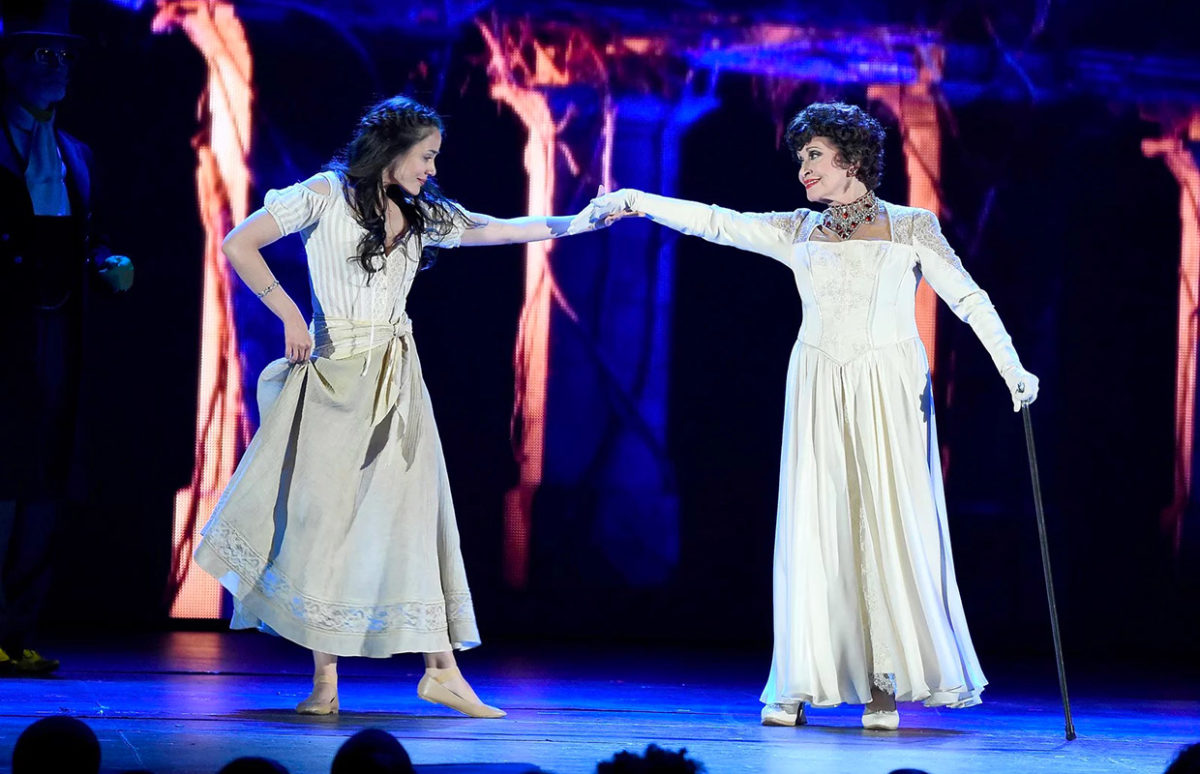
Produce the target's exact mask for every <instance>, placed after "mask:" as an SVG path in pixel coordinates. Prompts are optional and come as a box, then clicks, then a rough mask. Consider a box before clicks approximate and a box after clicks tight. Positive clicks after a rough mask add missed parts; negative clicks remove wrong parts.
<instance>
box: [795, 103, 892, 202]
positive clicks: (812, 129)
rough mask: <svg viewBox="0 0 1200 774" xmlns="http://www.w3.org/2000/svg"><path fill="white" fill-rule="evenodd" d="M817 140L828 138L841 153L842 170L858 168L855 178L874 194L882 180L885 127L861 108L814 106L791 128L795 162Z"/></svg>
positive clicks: (842, 104) (800, 113) (844, 105)
mask: <svg viewBox="0 0 1200 774" xmlns="http://www.w3.org/2000/svg"><path fill="white" fill-rule="evenodd" d="M814 137H827V138H829V139H830V140H831V141H832V142H833V144H834V145H835V146H837V149H838V155H837V159H836V161H837V162H838V163H839V164H840V165H841V166H843V167H846V168H848V167H852V166H855V165H857V166H858V170H857V171H856V172H855V174H854V176H855V177H857V178H858V179H859V180H861V181H862V182H863V184H864V185H865V186H866V187H867V188H868V189H869V190H872V191H874V190H875V189H876V188H878V187H879V179H880V178H881V177H883V140H884V132H883V127H882V126H880V124H879V122H878V121H876V120H875V119H874V118H873V117H872V116H871V115H870V114H869V113H867V111H865V110H863V109H862V108H860V107H859V106H858V105H847V104H846V103H844V102H815V103H813V104H811V105H809V106H808V107H806V108H804V109H803V110H801V111H800V112H799V113H797V114H796V117H795V118H793V119H792V121H791V123H789V124H788V128H787V134H786V135H785V139H786V140H787V145H788V149H789V150H790V151H791V152H792V157H793V158H797V159H798V158H799V156H798V154H799V153H800V150H801V149H802V148H804V146H805V145H807V144H808V143H809V141H810V140H812V138H814Z"/></svg>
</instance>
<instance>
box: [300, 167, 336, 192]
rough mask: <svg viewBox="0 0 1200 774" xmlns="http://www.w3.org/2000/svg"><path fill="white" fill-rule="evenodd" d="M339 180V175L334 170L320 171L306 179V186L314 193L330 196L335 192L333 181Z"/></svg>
mask: <svg viewBox="0 0 1200 774" xmlns="http://www.w3.org/2000/svg"><path fill="white" fill-rule="evenodd" d="M335 180H337V176H336V175H335V174H334V173H333V172H318V173H317V174H315V175H313V176H312V177H310V178H309V179H307V180H305V181H304V185H305V187H306V188H310V189H312V191H313V192H314V193H319V194H321V195H322V196H328V195H329V194H331V193H332V192H333V183H332V182H331V181H335Z"/></svg>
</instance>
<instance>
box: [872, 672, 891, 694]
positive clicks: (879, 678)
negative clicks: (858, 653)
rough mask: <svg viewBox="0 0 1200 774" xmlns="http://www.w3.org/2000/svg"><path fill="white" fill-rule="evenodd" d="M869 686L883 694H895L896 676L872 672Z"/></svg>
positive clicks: (888, 673) (889, 673)
mask: <svg viewBox="0 0 1200 774" xmlns="http://www.w3.org/2000/svg"><path fill="white" fill-rule="evenodd" d="M871 685H873V686H875V687H876V688H878V689H879V690H881V691H883V692H884V693H888V694H893V695H895V693H896V675H895V674H893V673H891V672H872V673H871Z"/></svg>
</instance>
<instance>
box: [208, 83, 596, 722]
mask: <svg viewBox="0 0 1200 774" xmlns="http://www.w3.org/2000/svg"><path fill="white" fill-rule="evenodd" d="M441 146H442V121H441V119H440V118H439V116H438V115H437V114H436V113H435V112H434V111H433V110H431V109H429V108H427V107H425V106H423V105H421V104H418V103H417V102H414V101H412V100H410V99H407V98H405V97H394V98H391V99H388V100H385V101H383V102H381V103H379V104H378V105H376V106H374V107H373V108H371V109H370V110H369V111H368V112H367V114H366V115H365V116H363V118H362V120H361V121H360V122H359V125H358V127H357V129H356V131H355V134H354V137H353V139H352V140H351V142H350V143H349V145H348V146H347V147H346V148H345V150H344V151H343V152H342V153H341V154H340V155H339V156H338V158H337V159H335V161H334V162H333V163H331V164H330V166H329V168H328V169H326V170H325V171H323V172H321V173H319V174H317V175H314V176H313V177H311V178H309V179H308V180H306V181H304V182H303V183H297V184H295V185H292V186H290V187H288V188H284V189H282V190H274V191H271V192H269V193H268V194H267V196H266V199H265V202H264V205H263V208H262V209H260V210H258V211H257V212H255V213H254V214H252V215H251V216H250V217H248V218H247V219H246V220H245V221H244V222H243V223H241V224H240V225H239V226H238V227H237V228H235V229H234V230H233V231H232V232H230V234H229V236H228V237H226V239H225V242H224V245H223V247H224V250H225V254H226V255H227V256H228V257H229V260H230V263H232V265H233V267H234V269H235V270H236V271H237V273H238V275H239V276H240V277H241V278H242V280H243V281H245V283H246V284H247V285H248V286H249V287H250V288H251V289H252V290H254V291H255V292H256V294H257V295H258V297H259V298H261V299H262V301H263V303H265V304H266V305H267V306H268V307H269V308H270V309H271V311H273V312H274V313H275V314H276V315H277V316H278V317H279V319H280V320H281V321H282V322H283V334H284V354H285V359H282V360H277V361H275V362H274V363H272V364H271V365H269V366H268V367H267V368H266V369H265V370H264V371H263V374H262V377H261V378H260V381H259V389H258V402H259V409H260V418H261V424H260V427H259V429H258V432H257V433H256V434H255V436H254V439H253V441H252V442H251V443H250V446H249V447H248V448H247V450H246V453H245V455H244V456H243V458H242V460H241V462H240V464H239V465H238V467H237V470H236V471H235V472H234V475H233V477H232V479H231V480H230V482H229V485H228V487H227V488H226V490H225V492H224V494H223V495H222V497H221V500H220V502H219V503H218V505H217V507H216V510H215V511H214V513H213V515H212V518H211V519H210V521H209V522H208V524H207V526H206V527H205V530H204V538H203V541H202V542H201V544H200V546H199V547H198V548H197V550H196V561H197V562H198V563H199V564H200V566H201V567H203V568H204V569H205V570H206V571H208V572H209V573H211V574H212V575H214V576H215V577H217V578H218V579H219V580H220V581H221V583H222V584H223V585H224V586H225V587H226V588H227V589H229V591H230V592H231V593H232V595H233V598H234V603H235V605H234V606H235V612H234V619H233V621H232V623H231V625H232V626H233V627H235V628H252V627H257V628H260V629H263V630H265V631H271V632H274V633H276V634H279V635H281V636H283V637H285V638H287V639H289V640H291V641H293V642H296V643H298V644H300V645H303V646H304V647H306V648H309V649H311V650H312V651H313V661H314V666H315V668H314V675H313V690H312V694H311V695H310V696H309V697H308V698H307V699H305V700H304V701H302V702H301V703H300V705H299V706H298V707H297V711H298V712H300V713H303V714H328V713H331V712H337V711H338V707H339V698H338V685H337V661H338V657H339V656H370V657H387V656H390V655H392V654H394V653H413V652H415V653H422V654H424V658H425V666H426V669H425V674H424V676H423V677H422V679H421V681H420V684H419V686H418V694H419V695H420V696H421V698H423V699H426V700H428V701H432V702H437V703H440V704H444V705H446V706H449V707H452V708H454V709H456V710H459V711H461V712H463V713H465V714H467V715H470V716H472V717H489V718H490V717H502V716H503V715H504V714H505V713H504V712H503V711H502V710H499V709H496V708H495V707H491V706H488V705H487V704H484V703H483V702H482V701H480V699H479V697H478V696H476V694H475V692H474V691H473V690H472V689H471V686H470V685H469V684H468V682H467V681H466V679H465V678H464V677H463V676H462V674H461V673H460V672H459V670H458V666H457V664H456V661H455V657H454V651H455V650H463V649H466V648H471V647H474V646H476V645H478V644H479V633H478V631H477V629H476V625H475V614H474V609H473V607H472V604H471V593H470V589H469V587H468V585H467V578H466V572H465V570H464V567H463V558H462V554H461V551H460V548H459V538H458V530H457V526H456V524H455V517H454V506H453V503H452V501H451V496H450V486H449V482H448V481H447V477H446V466H445V462H444V460H443V457H442V448H441V444H440V442H439V439H438V431H437V425H436V424H435V422H434V418H433V411H432V407H431V403H430V399H429V397H428V395H427V394H426V390H425V383H424V381H423V380H422V378H421V363H420V360H419V358H418V357H417V350H416V347H415V344H414V341H413V335H412V326H411V324H410V322H409V319H408V316H407V314H406V313H405V301H406V298H407V296H408V292H409V289H410V288H411V287H412V282H413V279H414V278H415V277H416V275H417V272H418V271H419V270H420V269H421V268H423V267H424V266H425V265H426V264H427V261H428V259H429V255H430V252H431V249H433V248H439V247H440V248H453V247H460V246H462V247H469V246H477V245H494V244H510V243H517V242H533V241H537V240H542V239H552V238H555V237H559V236H564V235H566V234H568V233H575V232H576V231H580V230H587V229H588V228H592V227H593V226H592V225H589V223H588V221H587V220H586V219H583V218H576V219H575V220H574V223H575V224H576V227H575V228H572V219H571V218H569V217H528V218H515V219H510V220H503V219H498V218H492V217H488V216H486V215H480V214H476V213H471V212H468V211H466V210H464V209H462V208H461V207H459V206H458V205H457V204H456V203H454V202H452V201H450V200H449V199H447V198H446V197H445V196H444V195H443V194H442V193H441V192H440V191H439V189H438V187H437V185H436V183H435V182H434V180H433V177H434V175H435V173H436V162H437V157H438V154H439V153H440V152H441ZM294 233H299V234H300V236H301V238H302V239H303V240H304V247H305V252H306V254H307V261H308V270H309V279H310V285H311V293H312V309H313V319H312V322H311V325H310V324H309V323H308V322H307V321H306V320H305V319H304V317H303V315H302V314H301V312H300V310H299V309H298V308H297V306H296V304H295V302H293V300H292V299H291V297H290V296H289V295H288V293H287V292H286V291H285V289H284V288H283V287H281V286H280V284H279V282H278V281H277V280H276V279H275V278H274V276H273V275H272V273H271V270H270V268H269V267H268V266H267V263H266V262H265V261H264V260H263V257H262V254H261V252H260V251H261V250H262V248H263V247H265V246H266V245H268V244H270V243H272V242H274V241H276V240H277V239H280V238H281V237H283V236H285V235H288V234H294Z"/></svg>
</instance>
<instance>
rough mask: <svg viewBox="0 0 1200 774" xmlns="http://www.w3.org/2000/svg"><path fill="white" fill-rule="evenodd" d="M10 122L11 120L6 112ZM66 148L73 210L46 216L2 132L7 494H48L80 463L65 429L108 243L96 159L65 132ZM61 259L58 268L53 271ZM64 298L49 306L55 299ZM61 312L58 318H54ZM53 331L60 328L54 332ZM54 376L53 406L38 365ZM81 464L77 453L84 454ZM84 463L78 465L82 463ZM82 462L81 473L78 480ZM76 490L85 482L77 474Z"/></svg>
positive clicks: (2, 482)
mask: <svg viewBox="0 0 1200 774" xmlns="http://www.w3.org/2000/svg"><path fill="white" fill-rule="evenodd" d="M0 120H4V119H3V117H2V116H0ZM57 135H58V147H59V152H60V153H61V154H62V158H63V162H64V163H65V164H66V168H67V177H66V183H67V192H68V195H69V197H70V202H71V215H70V217H67V218H38V217H36V216H35V215H34V213H33V200H32V199H31V197H30V196H29V189H28V187H27V186H26V183H25V174H24V169H23V164H22V163H21V161H20V160H19V159H17V158H15V156H14V154H13V150H12V146H11V145H10V143H8V142H7V141H5V139H4V138H3V137H2V136H0V331H3V332H4V337H5V342H6V344H5V352H4V361H3V365H2V366H0V406H3V407H4V411H5V415H6V416H5V418H4V420H3V421H0V499H12V498H14V497H20V496H23V493H24V494H28V493H29V492H30V491H31V487H34V488H35V489H36V491H38V492H41V491H42V490H44V489H45V487H46V485H45V484H44V483H37V484H33V483H31V482H33V481H39V482H42V481H44V480H48V479H47V476H45V475H43V474H44V473H45V471H46V470H51V469H52V470H51V473H52V475H51V476H49V479H53V480H54V481H61V480H63V477H64V476H65V475H66V472H65V470H64V467H65V466H70V465H72V464H73V463H72V456H73V451H72V450H71V449H72V448H77V447H78V443H77V440H76V442H72V441H71V440H70V438H69V437H67V435H64V434H65V433H69V432H70V427H71V426H75V427H76V429H78V426H77V425H76V424H75V419H76V413H77V403H78V395H79V380H80V377H81V373H80V367H81V362H82V351H83V337H84V314H83V312H84V309H83V307H84V304H85V302H86V296H87V295H88V293H87V290H88V287H89V286H90V285H91V284H92V283H93V282H95V281H97V280H96V275H97V270H98V269H99V268H100V267H101V266H102V265H103V261H104V258H105V257H106V256H107V255H108V250H107V249H106V248H105V247H104V246H103V244H102V243H100V241H99V240H97V239H96V238H95V236H94V229H93V225H92V158H91V151H90V150H89V149H88V147H87V146H86V145H84V144H83V143H82V142H80V141H79V140H77V139H75V138H74V137H72V136H70V135H69V134H67V133H65V132H61V131H59V132H57ZM50 265H52V266H53V267H54V270H53V271H52V272H46V271H45V267H46V266H50ZM47 298H53V299H55V300H54V301H53V302H50V303H54V304H57V302H58V299H62V300H63V303H62V304H61V305H58V306H56V308H54V309H53V310H52V311H46V310H45V309H44V308H42V309H39V305H41V306H42V307H44V306H45V304H46V303H47V301H46V300H45V299H47ZM51 317H52V318H53V319H50V318H51ZM48 332H50V335H47V334H48ZM35 372H36V373H39V374H43V376H42V377H41V378H42V379H45V378H46V377H45V376H44V374H46V373H50V374H53V376H51V377H50V378H52V379H53V380H54V382H55V384H56V388H55V389H54V390H53V392H54V394H56V395H58V396H59V398H58V399H57V400H55V401H52V402H51V403H50V404H47V403H46V401H45V400H42V399H41V398H43V397H44V396H45V395H46V394H47V392H46V387H45V385H41V386H39V385H38V384H37V383H36V381H37V380H35V379H34V378H33V375H34V373H35ZM55 427H59V428H66V429H65V430H63V431H62V432H59V433H57V434H56V437H60V436H61V438H59V442H56V443H55V444H53V445H52V446H53V448H52V449H51V451H50V452H47V453H44V454H43V453H41V452H35V449H40V448H41V446H44V443H42V444H41V445H39V442H42V441H45V439H46V437H47V435H48V434H49V433H51V432H52V431H53V428H55ZM76 462H77V460H76ZM76 467H77V466H76ZM79 475H80V473H79V471H78V470H76V471H75V472H74V474H73V475H72V478H78V477H79ZM71 486H72V489H77V488H79V487H78V486H77V485H75V484H74V483H73V482H72V485H71Z"/></svg>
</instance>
